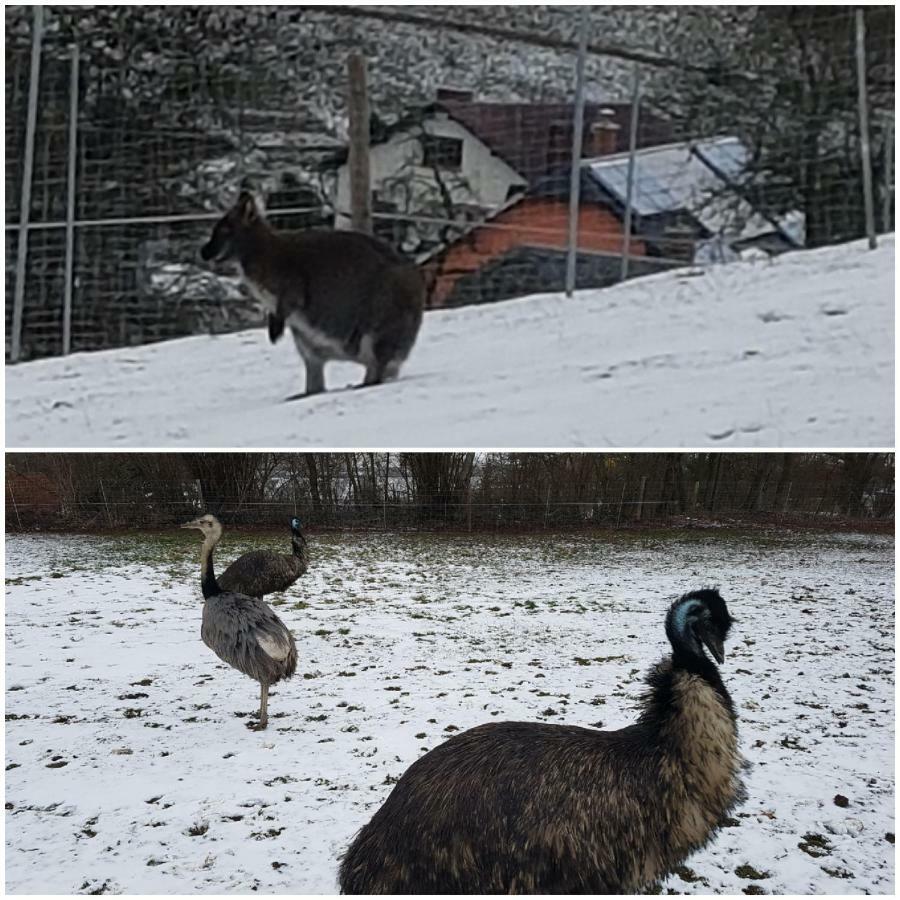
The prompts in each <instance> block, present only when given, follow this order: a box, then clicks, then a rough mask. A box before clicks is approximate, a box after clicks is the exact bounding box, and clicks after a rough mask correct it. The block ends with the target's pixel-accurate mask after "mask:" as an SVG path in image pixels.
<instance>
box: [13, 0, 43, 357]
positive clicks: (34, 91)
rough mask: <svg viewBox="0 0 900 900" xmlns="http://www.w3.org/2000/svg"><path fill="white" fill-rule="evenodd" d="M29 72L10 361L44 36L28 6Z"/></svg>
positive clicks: (24, 262) (18, 333)
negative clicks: (30, 19)
mask: <svg viewBox="0 0 900 900" xmlns="http://www.w3.org/2000/svg"><path fill="white" fill-rule="evenodd" d="M32 14H33V18H32V25H31V71H30V74H29V77H28V112H27V116H26V119H25V156H24V159H23V161H22V191H21V195H20V200H21V206H20V209H19V234H18V241H17V243H16V286H15V290H14V291H13V314H12V337H11V340H10V350H9V357H10V362H18V361H19V357H20V356H21V355H22V323H23V319H24V312H25V270H26V268H27V266H28V224H29V221H30V217H31V180H32V175H33V173H34V136H35V131H36V130H37V106H38V92H39V90H40V84H41V42H42V40H43V37H44V8H43V7H42V6H34V7H32Z"/></svg>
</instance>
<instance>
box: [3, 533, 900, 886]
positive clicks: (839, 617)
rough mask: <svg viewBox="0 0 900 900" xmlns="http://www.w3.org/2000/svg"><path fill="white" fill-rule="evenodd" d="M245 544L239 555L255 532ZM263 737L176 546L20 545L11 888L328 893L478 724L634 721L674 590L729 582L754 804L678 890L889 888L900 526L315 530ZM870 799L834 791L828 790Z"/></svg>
mask: <svg viewBox="0 0 900 900" xmlns="http://www.w3.org/2000/svg"><path fill="white" fill-rule="evenodd" d="M276 542H277V538H276V537H274V536H267V537H265V538H263V537H258V538H254V539H250V538H246V537H243V538H242V537H238V536H236V535H226V539H225V542H224V546H223V548H222V552H221V562H223V563H224V562H225V561H226V560H227V559H229V558H230V557H232V556H233V555H235V554H237V553H239V552H243V551H244V550H246V549H248V548H249V547H250V546H251V545H260V544H267V545H269V546H272V544H273V543H276ZM311 546H312V548H313V549H314V550H315V556H314V558H313V565H312V567H311V569H310V571H309V573H308V575H307V576H306V577H305V578H304V579H302V580H301V582H299V583H298V584H297V585H295V586H294V588H293V589H292V590H291V591H290V592H289V593H288V594H286V595H283V596H282V597H281V598H279V599H278V600H277V603H278V609H279V612H280V614H281V615H282V616H283V617H284V619H285V620H286V621H287V622H288V623H289V624H290V626H291V627H292V628H293V629H294V632H295V634H296V635H297V638H298V644H299V647H300V656H301V660H300V664H299V667H298V677H297V678H295V679H294V680H292V681H290V682H287V683H286V684H282V685H279V686H278V687H277V688H276V689H275V691H274V693H273V696H272V699H271V702H270V714H271V715H272V716H273V718H272V719H271V722H270V727H269V730H268V731H267V732H264V733H255V732H250V731H248V730H247V729H246V728H245V722H246V721H247V714H248V713H249V712H251V711H252V710H254V709H255V704H256V702H257V699H258V695H257V689H256V685H255V683H254V682H252V681H250V679H247V678H245V677H243V676H241V675H239V674H238V673H236V672H235V671H234V670H232V669H229V668H227V667H225V666H224V665H222V664H221V663H219V661H218V660H217V659H216V658H215V657H214V656H213V655H212V653H211V652H210V651H208V650H207V649H206V648H205V647H204V646H203V645H202V643H201V642H200V637H199V622H200V608H201V599H200V597H199V585H198V580H199V578H198V572H197V569H198V566H197V561H196V558H197V551H198V547H197V544H196V543H194V542H193V541H192V540H191V539H190V538H189V537H188V536H187V535H185V534H184V533H182V532H176V533H174V534H172V535H171V536H169V535H155V536H154V535H129V536H119V537H77V536H69V537H65V536H18V535H12V536H9V537H8V539H7V544H6V578H7V581H6V628H7V636H6V641H7V643H6V685H7V694H6V710H7V723H6V748H7V750H6V753H7V760H6V768H7V771H6V810H7V812H6V840H7V852H6V881H7V885H6V886H7V890H9V891H12V892H15V893H21V892H42V893H72V892H82V891H83V892H87V891H94V892H98V891H106V892H114V891H124V892H129V893H160V892H169V893H189V892H206V893H231V892H234V893H237V892H242V893H243V892H248V891H250V890H258V891H259V892H260V893H271V892H275V893H288V892H291V893H332V892H334V891H335V890H336V887H337V885H336V878H335V873H336V867H337V858H338V855H339V853H340V852H341V851H342V849H343V848H344V847H345V846H346V844H347V842H348V841H349V839H350V838H351V836H352V835H353V834H354V832H355V831H356V830H357V829H358V828H359V827H360V826H361V825H362V824H363V823H364V822H365V821H366V820H367V818H368V817H369V816H370V815H371V814H372V813H373V812H374V810H375V809H376V808H377V806H378V805H379V804H380V803H381V802H382V801H383V800H384V798H385V797H386V796H387V794H388V792H389V791H390V790H391V785H392V783H393V782H394V781H395V780H396V778H397V777H398V776H399V775H400V774H401V773H402V772H403V771H404V770H405V769H406V768H407V766H408V765H409V764H410V763H411V762H412V761H413V760H414V759H416V758H417V757H418V756H420V755H421V754H422V753H423V752H424V751H425V749H426V748H429V747H433V746H435V745H436V744H437V743H439V742H440V741H442V740H443V739H444V738H446V737H447V736H449V735H450V734H452V733H453V732H455V731H457V730H459V729H464V728H468V727H470V726H473V725H476V724H478V723H480V722H484V721H490V720H491V719H492V718H494V717H496V718H498V719H504V718H510V719H528V720H543V721H547V722H570V723H577V724H581V725H602V727H604V728H616V727H619V726H622V725H625V724H628V723H629V722H631V721H633V719H634V717H635V715H636V711H635V710H636V705H637V702H638V697H639V695H640V692H641V689H642V681H641V679H642V676H643V674H644V672H645V671H646V669H647V668H648V666H650V665H651V664H652V663H653V662H654V661H655V660H656V659H658V658H659V657H660V656H661V655H662V654H663V653H664V652H665V650H666V649H667V644H666V641H665V637H664V633H663V628H662V619H663V614H664V611H665V609H666V606H667V603H668V602H669V601H670V600H671V599H672V598H673V597H674V596H675V595H677V594H679V593H681V592H683V591H685V590H687V589H691V588H694V587H697V586H699V585H703V584H710V583H718V584H719V585H720V586H721V589H722V592H723V594H724V595H725V596H726V598H727V599H728V601H729V604H730V607H731V611H732V613H733V614H734V615H735V617H736V618H737V620H738V621H737V626H736V629H735V633H734V634H733V639H732V640H731V641H730V643H729V645H728V646H727V648H726V661H725V664H724V666H723V667H722V671H723V677H724V678H725V681H726V683H727V684H728V686H729V689H730V690H731V692H732V695H733V697H734V699H735V703H736V706H737V709H738V712H739V716H740V729H741V744H742V749H743V750H744V752H745V754H746V755H747V756H748V757H749V759H750V760H751V761H752V762H753V763H754V769H753V771H752V772H751V773H750V776H749V781H748V786H749V791H750V799H749V801H748V802H747V803H746V805H745V806H744V807H742V808H741V809H740V810H738V811H737V812H736V814H735V818H734V819H733V820H731V821H730V822H729V823H728V827H726V828H725V829H724V830H723V831H722V832H721V834H720V836H719V837H718V839H717V840H716V841H715V843H714V844H713V845H712V846H710V847H708V848H707V849H705V850H703V851H701V852H699V853H697V854H696V855H695V856H693V857H692V858H691V859H689V860H688V862H687V866H686V867H685V868H683V869H682V870H681V871H680V872H679V874H677V875H673V876H672V877H671V878H670V879H669V880H668V882H667V884H666V886H665V887H666V888H668V889H670V890H672V891H674V892H686V893H727V894H740V893H741V892H742V891H743V892H745V893H763V892H764V893H795V894H805V893H831V894H835V893H841V894H846V893H864V892H869V893H879V894H890V893H892V892H893V890H894V863H893V859H894V847H893V831H894V813H893V809H894V763H893V758H894V732H893V721H894V704H893V696H894V599H893V598H894V580H893V540H892V539H891V538H890V537H883V536H867V535H849V534H848V535H809V534H807V535H791V534H789V533H787V532H780V531H778V532H754V533H740V532H731V531H726V530H703V531H700V530H693V531H685V532H668V533H663V532H645V533H641V534H633V533H615V534H602V535H596V536H590V537H588V536H579V537H572V536H548V535H542V536H534V537H525V538H522V537H515V538H504V537H480V538H469V537H435V536H429V535H402V536H400V535H390V534H386V535H365V534H363V535H347V536H327V535H314V536H312V537H311ZM837 795H841V796H842V797H845V798H847V804H846V805H840V804H841V803H842V802H843V801H841V800H839V801H838V803H837V804H836V803H835V797H836V796H837Z"/></svg>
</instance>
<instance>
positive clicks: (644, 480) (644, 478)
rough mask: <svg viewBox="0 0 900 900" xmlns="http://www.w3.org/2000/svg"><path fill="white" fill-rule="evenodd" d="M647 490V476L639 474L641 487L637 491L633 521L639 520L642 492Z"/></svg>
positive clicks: (641, 510) (642, 502)
mask: <svg viewBox="0 0 900 900" xmlns="http://www.w3.org/2000/svg"><path fill="white" fill-rule="evenodd" d="M646 490H647V476H646V475H641V488H640V490H639V491H638V502H637V511H636V512H635V515H634V518H635V521H637V522H640V520H641V514H642V513H643V509H644V492H645V491H646Z"/></svg>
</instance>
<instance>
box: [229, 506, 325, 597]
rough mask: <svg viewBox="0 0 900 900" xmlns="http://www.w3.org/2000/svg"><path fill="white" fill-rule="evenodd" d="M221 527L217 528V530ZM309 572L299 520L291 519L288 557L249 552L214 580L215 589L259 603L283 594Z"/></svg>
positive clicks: (272, 552) (267, 551) (307, 554)
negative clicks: (268, 597) (252, 598)
mask: <svg viewBox="0 0 900 900" xmlns="http://www.w3.org/2000/svg"><path fill="white" fill-rule="evenodd" d="M220 527H221V526H220ZM308 568H309V553H308V552H307V547H306V537H305V536H304V534H303V531H302V529H301V527H300V520H299V519H298V518H297V517H296V516H294V518H292V519H291V553H290V555H286V554H283V553H276V552H275V551H274V550H251V551H250V552H249V553H245V554H244V555H243V556H239V557H238V558H237V559H236V560H235V561H234V562H233V563H232V564H231V565H230V566H229V567H228V568H227V569H226V570H225V571H224V572H223V573H222V574H221V575H220V576H219V578H218V582H219V587H220V588H221V589H222V590H223V591H226V592H228V593H234V594H247V595H248V596H249V597H256V598H257V599H261V598H262V597H264V596H265V595H266V594H273V593H275V592H276V591H286V590H287V589H288V588H289V587H290V586H291V585H292V584H293V583H294V582H295V581H296V580H297V579H298V578H300V577H301V576H302V575H305V574H306V570H307V569H308Z"/></svg>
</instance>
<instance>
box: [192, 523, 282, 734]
mask: <svg viewBox="0 0 900 900" xmlns="http://www.w3.org/2000/svg"><path fill="white" fill-rule="evenodd" d="M182 527H183V528H198V529H199V530H201V531H203V533H204V540H203V546H202V548H201V552H200V553H201V555H200V584H201V588H202V590H203V598H204V603H203V623H202V626H201V628H200V637H201V638H202V640H203V643H204V644H206V646H207V647H209V649H210V650H212V651H213V653H215V654H216V656H218V657H219V659H221V660H222V661H223V662H226V663H228V665H230V666H232V667H233V668H235V669H237V670H238V671H239V672H243V674H244V675H248V676H249V677H250V678H252V679H254V680H255V681H258V682H259V684H260V704H259V722H258V724H257V725H256V726H255V727H256V728H258V729H263V728H265V727H266V726H267V725H268V721H269V717H268V702H269V687H270V685H273V684H276V683H277V682H279V681H281V680H283V679H286V678H290V677H291V676H292V675H293V674H294V672H295V671H296V668H297V645H296V643H295V642H294V636H293V635H292V634H291V632H290V631H289V630H288V628H287V626H286V625H285V624H284V622H282V621H281V619H279V618H278V616H276V615H275V613H274V612H273V611H272V609H271V608H270V607H269V605H268V604H267V603H264V602H263V601H262V600H259V599H257V598H255V597H250V596H248V595H246V594H240V593H235V592H229V591H224V590H222V588H221V586H220V585H219V583H218V581H217V580H216V575H215V570H214V566H213V550H214V549H215V546H216V544H217V543H218V542H219V538H220V537H221V534H222V528H221V525H220V524H219V522H218V520H216V519H215V517H214V516H202V517H201V518H199V519H196V520H195V521H194V522H188V523H187V524H186V525H183V526H182Z"/></svg>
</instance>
